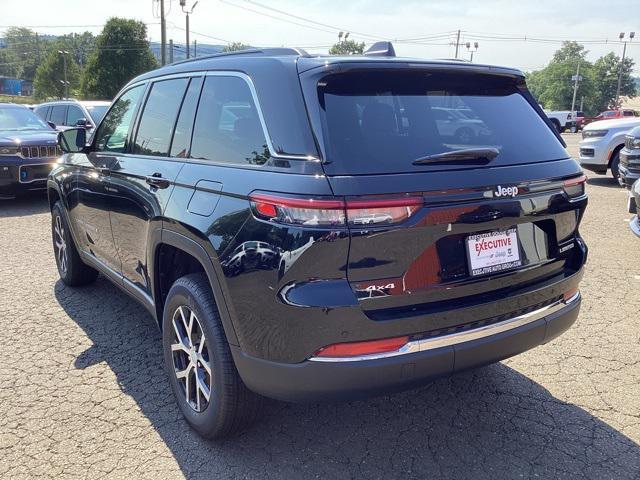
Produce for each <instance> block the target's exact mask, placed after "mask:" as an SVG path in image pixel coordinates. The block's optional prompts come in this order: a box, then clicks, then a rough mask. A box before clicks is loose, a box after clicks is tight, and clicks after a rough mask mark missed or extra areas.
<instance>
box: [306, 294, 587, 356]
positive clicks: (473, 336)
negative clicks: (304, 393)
mask: <svg viewBox="0 0 640 480" xmlns="http://www.w3.org/2000/svg"><path fill="white" fill-rule="evenodd" d="M579 298H580V292H577V293H576V294H575V295H573V296H572V297H571V298H569V299H568V300H566V301H564V300H559V301H558V302H556V303H553V304H551V305H547V306H546V307H542V308H539V309H538V310H534V311H533V312H529V313H525V314H524V315H519V316H517V317H513V318H509V319H507V320H503V321H502V322H498V323H493V324H491V325H486V326H484V327H479V328H474V329H473V330H468V331H464V332H458V333H452V334H449V335H443V336H441V337H434V338H425V339H423V340H415V341H413V342H409V343H407V344H406V345H404V346H403V347H402V348H401V349H399V350H396V351H394V352H384V353H374V354H371V355H360V356H357V357H311V358H309V361H312V362H362V361H366V360H378V359H381V358H390V357H397V356H399V355H407V354H410V353H418V352H425V351H428V350H433V349H436V348H442V347H449V346H452V345H458V344H460V343H464V342H470V341H472V340H478V339H480V338H485V337H490V336H492V335H496V334H498V333H503V332H508V331H509V330H513V329H515V328H518V327H522V326H524V325H527V324H529V323H533V322H535V321H537V320H540V319H541V318H544V317H546V316H547V315H550V314H552V313H555V312H557V311H559V310H562V309H563V308H564V307H566V306H568V305H570V304H572V303H574V302H575V301H577V300H578V299H579Z"/></svg>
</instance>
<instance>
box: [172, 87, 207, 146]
mask: <svg viewBox="0 0 640 480" xmlns="http://www.w3.org/2000/svg"><path fill="white" fill-rule="evenodd" d="M201 88H202V77H197V78H192V79H191V81H190V82H189V87H188V88H187V93H186V94H185V96H184V100H183V101H182V107H180V115H179V116H178V122H177V123H176V129H175V132H174V133H173V141H172V142H171V153H170V156H172V157H179V158H185V157H187V156H188V155H189V146H190V144H191V132H193V120H194V117H195V116H196V108H197V106H198V98H199V97H200V89H201Z"/></svg>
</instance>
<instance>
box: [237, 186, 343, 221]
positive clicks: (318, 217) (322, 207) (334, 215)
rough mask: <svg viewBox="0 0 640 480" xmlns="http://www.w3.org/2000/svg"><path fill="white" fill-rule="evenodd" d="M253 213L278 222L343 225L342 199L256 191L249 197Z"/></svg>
mask: <svg viewBox="0 0 640 480" xmlns="http://www.w3.org/2000/svg"><path fill="white" fill-rule="evenodd" d="M249 199H250V200H251V201H252V202H253V207H254V213H255V214H256V216H258V217H259V218H263V219H265V220H272V221H275V222H278V223H287V224H292V225H310V226H321V227H322V226H325V227H331V226H341V225H342V226H343V225H345V211H344V202H343V201H342V200H335V199H326V198H313V197H306V198H304V197H287V196H280V195H271V194H263V193H256V194H253V195H251V196H250V197H249Z"/></svg>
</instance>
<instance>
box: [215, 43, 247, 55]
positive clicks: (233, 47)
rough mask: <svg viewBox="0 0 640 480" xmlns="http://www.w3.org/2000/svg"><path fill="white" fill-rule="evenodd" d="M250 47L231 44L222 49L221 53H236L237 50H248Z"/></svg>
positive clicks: (241, 44)
mask: <svg viewBox="0 0 640 480" xmlns="http://www.w3.org/2000/svg"><path fill="white" fill-rule="evenodd" d="M250 48H251V47H250V46H249V45H246V44H244V43H242V42H232V43H230V44H228V45H225V46H224V47H223V48H222V52H223V53H226V52H237V51H238V50H248V49H250Z"/></svg>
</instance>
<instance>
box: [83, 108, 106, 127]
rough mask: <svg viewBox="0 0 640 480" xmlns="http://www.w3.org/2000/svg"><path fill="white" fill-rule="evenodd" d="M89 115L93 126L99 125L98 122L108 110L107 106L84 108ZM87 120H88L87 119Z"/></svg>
mask: <svg viewBox="0 0 640 480" xmlns="http://www.w3.org/2000/svg"><path fill="white" fill-rule="evenodd" d="M86 109H87V111H88V112H89V115H91V119H92V120H93V124H94V125H97V124H99V123H100V120H102V118H103V117H104V114H105V113H107V110H109V105H92V106H88V107H86ZM87 120H88V119H87Z"/></svg>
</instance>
